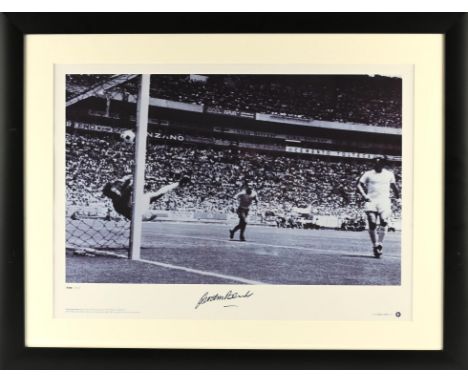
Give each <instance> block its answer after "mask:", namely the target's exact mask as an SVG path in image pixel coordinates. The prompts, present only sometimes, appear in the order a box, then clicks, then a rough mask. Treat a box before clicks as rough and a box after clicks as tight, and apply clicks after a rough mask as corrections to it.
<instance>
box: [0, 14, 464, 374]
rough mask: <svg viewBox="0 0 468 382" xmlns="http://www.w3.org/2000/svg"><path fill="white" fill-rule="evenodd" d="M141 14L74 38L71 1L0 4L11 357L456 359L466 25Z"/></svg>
mask: <svg viewBox="0 0 468 382" xmlns="http://www.w3.org/2000/svg"><path fill="white" fill-rule="evenodd" d="M153 16H154V19H152V21H155V20H162V17H163V16H162V15H145V16H143V15H139V14H135V15H127V16H125V17H128V18H126V19H125V20H126V22H125V23H118V22H117V21H118V20H112V21H107V22H104V23H98V25H96V26H95V27H94V29H93V30H89V31H87V32H86V33H83V32H84V31H83V29H82V27H79V26H78V25H79V23H77V21H78V20H77V18H76V16H72V15H60V16H58V15H55V16H54V15H44V16H38V15H27V14H26V15H17V14H8V15H4V16H2V18H3V19H2V22H3V23H4V25H5V28H6V30H7V31H8V33H6V34H5V36H6V37H5V41H6V43H7V42H8V43H9V44H10V45H9V46H8V45H6V47H5V51H6V52H9V54H10V58H9V59H10V61H11V62H10V61H9V62H10V67H9V71H8V73H9V74H10V76H11V77H10V85H9V87H8V92H7V93H6V95H7V96H8V97H5V105H6V107H5V110H7V111H8V113H9V114H8V113H7V114H6V116H7V117H8V118H10V119H9V120H8V121H9V124H10V125H12V126H15V128H14V129H13V130H12V131H14V132H16V131H18V132H24V133H23V134H24V135H21V134H20V135H19V136H16V137H14V136H11V134H10V137H9V140H11V141H12V142H16V144H17V145H18V143H20V142H19V140H20V138H21V137H23V138H24V150H22V149H18V150H17V151H15V152H14V153H13V154H12V156H7V159H8V162H10V163H12V162H14V160H15V159H17V162H15V164H14V166H13V167H12V168H13V169H16V171H18V170H19V169H20V164H21V163H22V158H23V156H24V179H25V182H24V185H23V184H22V183H21V179H19V178H20V177H18V175H19V174H20V173H21V172H20V173H18V174H15V176H16V180H17V182H16V183H15V186H12V189H11V190H10V192H13V191H15V190H16V192H19V191H20V190H21V187H22V186H24V214H25V224H24V258H21V259H20V258H19V252H16V254H15V256H16V257H14V258H13V261H11V259H12V258H11V257H10V258H9V259H7V260H6V264H7V267H6V268H5V270H8V275H7V277H6V278H5V285H6V286H7V289H8V291H11V290H12V288H14V287H15V286H16V288H17V289H16V292H17V293H16V294H13V295H16V296H18V294H19V292H22V291H24V302H23V300H21V301H12V300H13V297H11V295H10V296H9V297H8V299H7V300H6V303H7V304H9V305H6V308H7V309H14V308H13V305H12V304H16V305H14V306H16V309H18V310H17V314H19V315H20V317H21V319H20V320H19V321H18V322H20V323H24V330H23V329H21V330H18V331H17V332H15V333H16V337H15V338H13V337H10V340H9V341H10V343H11V342H13V341H15V339H16V340H17V341H18V340H19V338H21V341H23V342H21V343H22V344H24V345H21V346H19V345H18V346H19V347H18V348H17V349H18V353H17V354H21V352H26V353H28V354H33V353H34V354H38V357H42V355H45V353H44V352H45V350H41V348H49V350H47V351H48V352H54V350H52V349H50V348H60V349H63V348H88V349H91V348H105V349H108V350H100V351H97V350H87V352H92V351H93V352H97V353H96V354H97V356H98V357H102V358H101V362H106V361H105V360H106V359H107V360H110V358H106V357H112V355H115V354H116V352H117V350H114V351H112V350H110V349H122V348H125V349H140V350H138V352H139V353H138V354H142V357H143V358H142V359H146V360H148V361H149V358H145V357H148V355H150V354H156V353H154V352H155V351H157V352H159V353H158V354H165V355H166V356H167V357H171V356H170V354H176V353H170V352H169V350H166V351H163V350H151V351H150V350H149V349H205V350H203V351H201V350H199V351H198V353H196V352H195V351H194V350H192V351H191V352H192V353H194V352H195V354H197V355H196V357H202V354H203V353H204V354H207V352H208V353H209V354H218V355H217V356H216V357H218V358H216V359H217V362H218V366H219V367H223V366H222V365H223V361H222V358H223V356H222V355H221V354H229V353H233V352H234V349H237V350H238V352H237V354H239V350H240V349H243V350H244V352H242V353H240V354H243V355H244V356H245V355H246V354H249V353H250V354H255V357H256V359H257V360H258V362H259V363H258V364H257V366H258V367H262V362H267V359H268V357H270V356H269V355H268V356H267V354H284V353H282V352H275V353H270V352H268V350H277V351H279V350H288V351H293V352H292V353H289V354H296V356H297V358H295V359H294V360H292V359H291V357H292V358H294V356H291V357H289V359H290V360H289V361H287V362H289V365H293V364H294V362H296V365H298V363H301V362H306V361H305V360H306V358H305V357H307V354H309V355H310V352H305V350H308V351H311V350H314V354H317V356H318V357H319V359H320V360H321V362H323V363H322V364H321V365H318V364H317V365H315V366H313V367H324V368H326V365H327V362H328V363H329V364H330V365H331V363H330V362H331V361H332V358H333V356H328V355H326V354H335V355H336V356H338V357H340V362H342V363H341V365H343V367H348V368H349V367H351V368H357V367H359V366H358V365H357V364H353V365H352V366H350V362H352V360H353V361H355V359H357V358H358V357H357V356H356V355H355V353H351V354H354V355H351V358H348V359H346V361H345V356H344V355H343V353H342V352H333V353H326V352H317V351H320V350H334V351H339V350H361V351H372V350H380V351H381V352H379V353H378V354H381V356H380V355H373V357H374V359H373V361H372V362H373V364H372V365H367V367H365V368H369V367H372V368H375V367H380V366H379V365H383V364H382V362H383V360H384V357H385V356H384V355H385V354H386V352H384V351H390V350H391V351H393V353H392V354H394V355H392V357H394V356H396V357H397V358H396V359H398V361H396V362H400V363H399V365H400V366H401V365H406V367H415V368H416V367H421V365H423V364H424V363H425V362H428V360H429V359H432V360H433V361H434V363H433V364H432V367H434V366H435V365H440V366H442V365H445V368H446V367H448V365H458V367H461V365H466V361H462V360H463V355H466V345H461V343H460V342H459V341H461V340H462V339H463V338H466V322H465V321H463V317H465V318H466V312H465V311H464V310H463V308H462V307H463V302H465V303H466V291H464V290H463V289H462V288H461V286H462V285H463V279H464V277H466V276H467V274H466V260H465V259H464V258H463V255H462V253H463V252H462V248H463V247H462V245H463V244H462V237H463V232H464V228H465V227H464V225H463V223H462V222H463V219H462V216H463V213H461V212H460V211H463V208H464V203H463V198H462V196H463V192H464V188H463V187H462V186H460V185H461V184H462V183H463V175H462V172H463V169H464V163H465V158H464V157H463V147H464V146H463V145H464V142H463V140H462V123H461V121H462V120H463V118H462V116H463V113H464V109H463V108H462V107H461V105H462V101H463V100H464V99H465V98H464V97H465V94H464V92H466V87H465V88H464V87H463V86H461V85H462V81H464V80H465V79H466V74H465V71H466V69H465V67H464V66H463V65H462V63H463V62H464V61H463V60H462V57H461V56H462V53H463V52H464V50H463V49H459V44H461V42H460V41H462V35H463V33H466V15H462V14H446V15H444V16H442V15H424V14H423V15H398V14H393V15H371V16H370V15H369V16H364V15H359V16H357V15H356V17H357V18H358V19H360V21H361V22H360V23H359V25H361V27H360V28H362V29H359V30H357V29H356V27H353V24H352V23H351V21H348V23H347V24H346V23H345V24H340V27H339V28H338V27H337V25H338V24H337V20H338V19H342V18H343V17H344V15H336V16H334V15H321V16H319V15H308V17H310V18H312V19H313V20H316V21H318V20H319V18H320V17H324V18H325V19H327V20H328V21H332V23H331V24H328V23H327V22H325V19H323V20H322V19H320V22H318V23H312V24H314V25H313V26H312V25H311V26H309V27H307V30H300V29H298V28H299V27H296V29H295V28H293V27H291V29H290V30H289V29H288V30H282V29H281V28H283V27H278V26H277V25H278V24H280V23H279V22H278V21H279V20H280V19H283V18H284V20H289V21H288V22H286V23H284V25H292V23H293V22H294V23H296V21H300V20H302V21H304V20H305V18H304V17H305V16H304V15H302V16H299V15H291V16H287V17H286V16H284V15H279V14H277V15H275V16H272V17H271V19H270V18H267V21H265V26H264V28H263V29H262V28H260V27H259V26H256V27H254V26H253V25H254V21H253V20H254V16H253V15H250V14H245V20H246V22H251V23H252V24H250V25H251V28H250V29H248V28H247V29H245V30H232V29H233V28H235V27H234V26H233V25H230V24H229V23H228V24H226V25H224V26H223V29H222V28H221V27H220V25H219V24H214V26H212V29H211V30H204V29H200V28H201V27H199V28H198V29H197V28H195V27H194V24H193V22H192V23H191V24H190V23H189V24H184V23H180V22H178V23H176V24H177V25H180V24H184V27H183V28H181V29H180V30H172V29H173V28H175V27H174V23H173V22H171V20H170V19H167V20H166V19H165V20H164V22H162V23H159V22H155V23H153V24H154V25H157V26H155V27H150V26H149V25H150V24H151V25H152V23H148V22H142V20H146V21H148V20H149V19H148V18H152V17H153ZM82 17H85V19H86V20H88V21H89V22H90V23H91V22H92V21H93V20H102V17H101V16H99V15H97V14H89V15H83V16H82ZM116 17H117V18H118V19H121V17H123V16H116ZM165 17H166V16H164V18H165ZM170 17H172V18H174V19H175V18H180V17H181V18H182V19H185V18H186V17H187V16H184V15H181V16H178V15H177V16H176V15H171V16H170ZM203 17H204V19H205V20H208V19H212V20H214V19H215V17H214V16H207V15H205V16H203ZM335 17H338V18H335ZM174 19H172V20H173V21H174ZM67 20H69V21H70V22H66V21H67ZM217 20H218V19H217ZM249 20H250V21H249ZM49 21H50V22H49ZM121 21H122V20H121ZM179 21H180V19H179ZM308 21H310V19H308ZM430 21H431V22H432V24H431V26H430V27H429V26H428V25H429V24H427V23H428V22H430ZM137 24H138V25H140V26H137ZM117 25H119V26H118V27H117ZM122 25H124V26H122ZM296 25H301V23H300V22H297V23H296ZM343 25H347V26H343ZM366 25H367V27H364V26H366ZM186 28H187V29H186ZM256 28H260V29H256ZM284 28H285V27H284ZM309 28H310V29H309ZM343 28H344V29H343ZM463 28H465V29H463ZM171 32H172V33H171ZM188 32H189V33H188ZM206 32H209V33H206ZM221 32H224V33H221ZM234 32H253V33H247V34H246V33H242V34H241V33H234ZM255 32H270V33H255ZM271 32H275V33H271ZM285 32H296V33H295V34H294V33H285ZM297 32H307V33H297ZM356 32H359V33H356ZM104 33H105V34H104ZM15 39H16V40H15ZM21 52H24V56H23V55H22V53H21ZM15 60H16V61H15ZM13 62H16V63H18V62H20V65H21V66H23V65H24V73H23V72H21V71H20V70H19V68H16V69H15V70H16V72H15V71H13V72H11V68H12V66H13V65H12V63H13ZM21 84H24V87H23V89H24V93H21ZM21 94H22V95H23V99H24V103H23V108H22V109H21V108H19V107H17V108H16V109H15V108H13V109H11V110H9V109H10V108H9V107H8V106H9V105H11V104H12V103H13V102H14V101H15V100H16V101H18V100H20V101H21ZM20 109H21V110H20ZM15 112H16V114H15ZM21 113H24V114H22V116H23V121H24V130H22V129H20V124H21ZM444 118H445V119H444ZM444 142H445V145H446V146H445V147H444ZM11 147H15V146H10V151H11ZM16 147H18V146H16ZM15 166H16V167H15ZM444 179H445V181H446V182H447V183H446V186H445V187H444ZM6 184H9V182H7V183H6ZM15 187H16V188H15ZM6 195H8V193H7V194H6ZM444 196H445V198H446V199H445V200H446V203H445V206H444ZM5 200H9V199H8V197H7V198H5ZM18 203H19V202H18ZM17 206H19V204H18V205H17ZM17 206H16V207H17ZM452 211H453V212H452ZM463 212H464V211H463ZM12 213H13V214H15V213H16V214H17V215H16V216H18V211H12ZM453 215H456V216H453ZM444 216H445V218H444ZM12 221H13V222H18V224H19V223H20V221H19V220H18V218H16V220H15V219H12ZM444 222H445V230H444ZM19 232H22V231H19ZM444 232H445V239H444ZM19 236H21V235H19ZM14 238H17V236H11V237H10V240H11V241H13V239H14ZM20 239H21V238H18V240H20ZM444 240H445V241H444ZM444 243H445V244H444ZM11 248H19V247H18V243H12V247H11ZM23 265H24V278H23V277H22V275H21V269H22V266H23ZM5 274H7V272H5ZM22 283H24V284H22ZM23 285H24V289H23ZM23 303H24V305H23ZM23 306H24V316H23V315H22V313H21V312H22V310H21V309H20V308H21V307H23ZM11 324H12V320H11V319H6V320H5V323H4V324H3V326H2V330H5V331H6V330H7V329H8V327H9V326H8V325H11ZM457 331H458V335H457V334H456V332H457ZM10 335H11V336H13V332H10ZM23 346H24V347H23ZM143 349H147V350H143ZM209 349H212V350H209ZM213 349H218V350H219V349H223V350H222V351H221V352H220V353H214V350H213ZM56 350H57V352H55V353H54V357H55V356H58V357H66V353H67V352H70V354H71V353H72V352H75V354H76V352H77V351H78V350H62V353H58V351H59V349H56ZM247 350H250V352H247ZM252 350H257V351H256V352H255V353H252ZM258 350H263V351H262V352H258ZM403 350H405V351H412V352H411V353H410V354H411V355H410V356H407V355H405V356H403V353H402V352H401V351H403ZM134 351H136V350H134ZM188 351H189V350H178V352H188ZM219 351H220V350H219ZM418 351H424V352H418ZM120 352H121V351H120ZM161 352H162V353H161ZM366 353H367V352H366ZM57 354H62V355H60V356H59V355H57ZM84 354H86V353H84ZM87 354H89V353H87ZM118 354H119V353H118ZM179 354H180V353H179ZM368 354H376V353H368ZM118 357H124V355H123V353H122V355H119V356H118ZM174 357H176V356H175V355H174ZM241 357H242V356H241ZM303 357H304V358H303ZM348 357H349V356H348ZM398 357H399V358H398ZM195 359H196V358H195ZM168 360H169V358H167V359H166V361H167V362H168ZM9 362H10V364H14V363H15V362H20V361H18V360H17V359H16V358H15V357H14V356H13V357H11V356H10V358H9ZM77 362H78V361H77ZM82 362H85V361H82ZM94 362H99V361H98V360H97V359H96V360H95V361H94ZM125 362H127V363H126V364H122V365H121V366H122V367H134V366H135V365H136V364H137V363H138V362H137V363H133V364H132V361H131V360H127V361H125ZM142 362H145V361H142ZM244 362H247V361H244ZM358 362H359V361H358ZM379 362H380V363H379ZM405 362H406V364H405ZM464 362H465V363H464ZM301 365H303V366H304V365H306V363H302V364H301ZM360 365H361V368H362V365H364V361H361V364H360ZM160 366H161V367H164V365H163V364H160ZM187 366H188V364H187ZM309 366H311V365H310V364H309ZM188 367H190V366H188ZM273 367H275V366H273ZM278 367H280V366H279V365H278ZM332 367H336V365H335V366H332ZM387 367H398V365H397V363H394V364H392V365H389V364H387ZM428 367H431V366H429V365H428Z"/></svg>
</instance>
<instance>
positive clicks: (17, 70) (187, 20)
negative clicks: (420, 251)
mask: <svg viewBox="0 0 468 382" xmlns="http://www.w3.org/2000/svg"><path fill="white" fill-rule="evenodd" d="M82 33H98V34H99V33H106V34H111V33H119V34H122V33H131V34H133V33H436V34H443V35H444V36H445V126H446V129H445V222H444V224H445V258H444V264H445V269H444V280H445V282H444V349H443V350H441V351H318V350H317V351H265V350H262V351H260V350H258V351H254V350H166V349H157V350H137V349H70V348H67V349H63V348H48V349H47V348H26V347H25V345H24V334H25V333H24V323H25V319H24V274H23V269H24V262H25V259H24V229H23V219H24V204H23V198H22V195H23V191H24V187H26V186H27V185H25V184H24V181H23V163H24V156H25V154H27V153H25V152H24V149H23V138H24V135H23V112H24V109H23V86H24V79H23V62H24V61H23V59H24V52H23V47H24V37H25V36H26V35H29V34H82ZM467 43H468V15H467V14H464V13H443V14H437V13H430V14H426V13H423V14H415V13H411V14H398V13H390V14H373V13H366V14H355V13H353V14H349V13H346V14H344V13H343V14H341V13H334V14H310V13H301V14H294V13H290V14H280V13H275V14H265V15H262V16H260V15H259V14H249V13H242V14H235V15H233V14H231V15H229V16H226V15H225V14H217V13H210V14H195V15H194V14H166V13H165V14H162V13H160V14H139V13H133V14H127V13H119V14H107V15H105V14H102V13H99V14H93V13H86V14H81V13H73V14H72V13H70V14H69V13H65V14H63V13H53V14H47V13H43V14H34V13H23V14H15V13H7V14H1V15H0V68H1V69H0V84H2V86H1V88H0V121H1V122H0V126H1V128H0V134H1V135H0V174H2V180H1V184H2V186H3V188H2V191H1V193H0V212H1V217H2V219H1V220H0V221H1V222H2V223H3V226H2V228H1V230H0V243H1V244H2V247H3V248H2V249H3V250H2V254H1V256H0V264H1V265H0V270H1V273H0V309H1V311H0V368H3V369H57V368H60V369H466V368H468V261H467V258H466V237H468V236H467V235H466V234H468V232H467V229H466V220H465V218H466V216H468V214H467V209H466V200H468V195H467V183H466V179H465V178H464V176H466V174H467V173H468V172H467V170H468V168H467V157H466V156H465V155H464V154H465V149H466V147H467V136H466V134H465V125H466V122H468V113H467V110H466V108H464V104H465V105H466V101H467V100H468V97H467V92H468V73H467V68H468V51H467ZM428 90H429V91H430V89H428ZM427 192H430V185H428V190H427ZM440 224H442V222H440Z"/></svg>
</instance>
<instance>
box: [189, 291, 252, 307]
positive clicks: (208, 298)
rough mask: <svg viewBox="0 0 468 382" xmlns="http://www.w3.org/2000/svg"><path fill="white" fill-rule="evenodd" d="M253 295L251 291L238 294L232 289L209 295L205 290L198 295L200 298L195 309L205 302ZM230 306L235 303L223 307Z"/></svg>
mask: <svg viewBox="0 0 468 382" xmlns="http://www.w3.org/2000/svg"><path fill="white" fill-rule="evenodd" d="M252 296H253V292H251V291H247V293H244V294H240V293H238V292H233V291H232V290H230V291H228V292H227V293H225V294H219V293H216V294H213V295H211V296H210V295H209V294H208V292H205V293H204V294H203V296H201V297H200V300H198V303H197V305H196V306H195V309H198V307H199V306H200V305H203V304H206V303H207V302H213V301H226V300H234V299H237V298H249V297H252ZM231 306H236V305H233V304H231V305H225V307H226V308H227V307H231Z"/></svg>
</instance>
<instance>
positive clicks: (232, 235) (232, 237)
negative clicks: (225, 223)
mask: <svg viewBox="0 0 468 382" xmlns="http://www.w3.org/2000/svg"><path fill="white" fill-rule="evenodd" d="M229 238H230V239H231V240H232V239H234V230H232V229H230V230H229Z"/></svg>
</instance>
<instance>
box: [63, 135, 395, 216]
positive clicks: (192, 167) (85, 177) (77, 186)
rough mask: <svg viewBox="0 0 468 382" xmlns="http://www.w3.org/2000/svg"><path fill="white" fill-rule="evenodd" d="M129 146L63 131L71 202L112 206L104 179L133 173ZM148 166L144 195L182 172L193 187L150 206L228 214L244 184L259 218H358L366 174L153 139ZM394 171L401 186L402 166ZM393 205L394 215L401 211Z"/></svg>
mask: <svg viewBox="0 0 468 382" xmlns="http://www.w3.org/2000/svg"><path fill="white" fill-rule="evenodd" d="M133 148H134V147H133V146H132V145H127V144H125V143H123V142H122V141H121V139H120V138H119V137H118V136H117V135H115V136H113V135H101V136H98V135H91V134H86V133H67V135H66V182H67V202H68V205H69V206H80V207H87V206H93V205H96V204H101V205H105V206H106V207H110V203H109V200H107V199H106V198H103V197H102V188H103V186H104V185H105V183H106V182H109V181H113V180H115V179H117V178H120V177H122V176H124V175H125V174H128V173H130V172H131V169H132V166H133ZM146 163H147V166H146V175H147V176H150V177H151V178H152V180H147V182H146V190H147V191H149V190H151V191H155V190H157V189H158V188H159V187H161V186H164V185H166V184H168V183H170V182H173V181H176V180H177V179H178V177H179V176H180V174H182V173H185V174H186V173H188V174H189V175H190V176H191V178H192V183H193V184H192V186H191V187H188V188H185V189H178V190H176V191H175V192H174V193H172V194H171V195H170V196H166V197H164V198H162V199H161V200H159V201H158V202H157V203H155V204H154V205H153V206H152V208H154V209H164V210H201V211H207V212H223V213H226V212H228V211H232V210H233V208H235V206H236V202H235V200H234V199H233V197H234V195H235V194H236V193H237V192H238V191H240V189H241V188H242V187H243V186H244V184H245V182H246V181H248V182H251V183H252V184H253V185H254V188H255V189H256V190H257V191H258V194H259V200H260V203H259V212H260V213H264V212H266V211H272V212H274V213H277V214H281V213H288V211H291V210H292V208H294V207H305V206H308V205H312V211H313V213H314V214H318V215H328V216H338V217H342V216H355V215H359V214H361V213H362V201H361V199H360V198H359V197H358V196H357V194H356V191H355V189H356V181H357V179H358V178H359V176H360V174H361V173H362V172H363V171H365V170H367V169H369V167H368V166H369V164H368V163H366V162H363V161H362V160H361V161H358V160H356V161H350V160H349V159H347V160H346V161H342V160H340V159H337V158H331V157H330V158H325V157H313V156H309V157H304V156H302V157H300V156H293V155H290V156H285V155H274V153H266V152H258V151H239V150H238V149H236V148H231V149H226V148H216V147H208V146H205V147H195V146H189V145H186V144H185V145H182V144H179V145H177V144H172V145H162V144H160V143H155V142H150V143H149V144H148V147H147V161H146ZM392 170H393V171H395V175H396V177H397V180H398V182H399V179H401V176H400V175H401V174H400V172H401V167H400V165H395V166H394V167H393V168H392ZM400 186H401V185H400ZM394 208H395V212H396V215H397V216H399V214H400V210H399V207H398V206H396V205H395V206H394Z"/></svg>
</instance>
